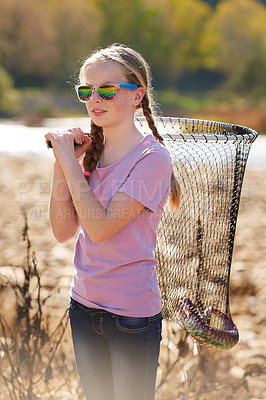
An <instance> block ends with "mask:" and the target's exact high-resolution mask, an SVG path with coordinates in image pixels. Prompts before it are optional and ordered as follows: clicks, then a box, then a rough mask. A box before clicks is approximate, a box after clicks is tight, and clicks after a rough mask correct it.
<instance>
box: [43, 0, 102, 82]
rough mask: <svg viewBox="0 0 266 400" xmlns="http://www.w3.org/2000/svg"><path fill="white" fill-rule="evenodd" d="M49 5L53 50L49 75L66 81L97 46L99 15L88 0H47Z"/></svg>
mask: <svg viewBox="0 0 266 400" xmlns="http://www.w3.org/2000/svg"><path fill="white" fill-rule="evenodd" d="M49 8H50V18H51V22H52V26H53V27H54V29H55V34H54V42H53V45H54V47H55V49H56V56H55V60H54V65H53V69H52V75H53V77H55V78H56V79H57V81H58V79H59V80H60V82H61V83H62V84H65V82H66V80H67V78H68V77H69V76H70V75H72V74H73V72H74V71H75V68H76V65H77V62H78V60H80V59H81V58H84V57H86V56H87V55H88V54H89V53H90V52H91V51H92V50H93V49H94V48H95V47H96V46H97V44H98V42H97V38H98V31H99V26H100V24H99V16H98V14H97V9H96V7H95V6H94V5H93V2H92V1H88V0H75V1H74V2H73V1H72V0H63V1H60V0H49ZM73 79H74V77H73Z"/></svg>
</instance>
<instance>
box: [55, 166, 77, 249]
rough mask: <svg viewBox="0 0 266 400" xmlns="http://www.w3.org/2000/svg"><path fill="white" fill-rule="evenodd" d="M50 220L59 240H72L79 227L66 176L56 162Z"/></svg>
mask: <svg viewBox="0 0 266 400" xmlns="http://www.w3.org/2000/svg"><path fill="white" fill-rule="evenodd" d="M50 221H51V226H52V230H53V233H54V236H55V237H56V239H57V240H58V241H59V242H66V241H68V240H70V239H71V238H72V237H73V236H74V235H75V233H76V232H77V229H78V227H79V219H78V215H77V212H76V210H75V207H74V204H73V201H72V197H71V194H70V192H69V189H68V185H67V182H66V178H65V175H64V172H63V170H62V168H61V166H60V165H59V164H58V163H57V162H55V165H54V176H53V185H52V192H51V199H50Z"/></svg>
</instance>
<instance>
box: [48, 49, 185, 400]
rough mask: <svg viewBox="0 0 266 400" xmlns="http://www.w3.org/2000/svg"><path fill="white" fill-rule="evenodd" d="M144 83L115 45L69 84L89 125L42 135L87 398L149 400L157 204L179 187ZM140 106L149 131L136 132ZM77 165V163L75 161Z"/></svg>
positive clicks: (136, 64) (143, 66)
mask: <svg viewBox="0 0 266 400" xmlns="http://www.w3.org/2000/svg"><path fill="white" fill-rule="evenodd" d="M150 80H151V77H150V72H149V67H148V65H147V63H146V62H145V60H144V59H143V58H142V56H141V55H140V54H138V53H137V52H136V51H134V50H132V49H131V48H128V47H126V46H124V45H118V44H114V45H112V46H110V47H108V48H106V49H101V50H98V51H96V52H95V53H93V54H92V55H91V56H89V57H88V58H87V60H86V61H85V62H84V64H83V66H82V67H81V70H80V85H79V86H77V87H76V91H77V95H78V98H79V100H80V101H82V102H84V103H85V105H86V108H87V111H88V114H89V116H90V118H91V131H90V137H89V136H87V135H85V134H84V132H83V131H82V130H81V129H80V128H75V129H69V130H68V131H65V132H56V133H48V134H46V135H45V137H46V140H47V142H48V141H50V142H51V144H52V147H53V151H54V156H55V164H54V176H53V186H52V193H51V201H50V219H51V225H52V229H53V233H54V235H55V237H56V239H57V240H58V241H59V242H65V241H67V240H69V239H71V238H72V237H73V236H74V235H75V234H76V232H77V231H78V230H79V234H78V238H77V242H76V247H75V256H74V266H75V268H74V274H73V280H72V283H71V289H70V296H71V298H70V306H69V318H70V323H71V332H72V339H73V345H74V352H75V359H76V363H77V367H78V371H79V375H80V378H81V382H82V385H83V388H84V392H85V394H86V397H87V399H92V400H131V399H132V400H151V399H154V396H155V381H156V370H157V366H158V357H159V348H160V341H161V323H162V315H161V302H160V292H159V289H158V286H157V280H156V270H155V266H156V264H157V262H156V260H155V258H154V255H153V250H154V248H155V246H156V229H157V226H158V223H159V220H160V217H161V214H162V211H163V206H164V204H165V202H166V200H167V198H168V196H169V194H170V192H171V196H170V201H171V203H172V204H173V205H174V206H176V207H178V204H179V187H178V184H177V182H176V180H175V178H174V175H173V173H172V170H173V167H172V163H171V159H170V156H169V152H168V151H167V149H166V148H165V147H164V146H163V139H162V137H161V136H160V135H159V133H158V131H157V129H156V127H155V123H154V119H153V116H152V111H151V106H150V100H151V99H150V90H151V83H150ZM138 109H142V112H143V114H144V116H145V118H146V120H147V123H148V125H149V128H150V130H151V133H148V134H146V135H143V134H142V133H141V132H140V131H139V130H138V129H137V127H136V126H135V123H134V115H135V112H136V110H138ZM81 159H82V160H83V165H82V163H81V162H80V161H81Z"/></svg>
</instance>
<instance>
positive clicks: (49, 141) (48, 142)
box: [46, 132, 90, 149]
mask: <svg viewBox="0 0 266 400" xmlns="http://www.w3.org/2000/svg"><path fill="white" fill-rule="evenodd" d="M84 133H85V135H87V136H89V137H90V134H89V133H87V132H84ZM46 143H47V146H48V147H49V148H50V149H52V148H53V145H52V142H51V140H47V142H46ZM74 145H75V146H78V144H77V143H76V142H75V143H74Z"/></svg>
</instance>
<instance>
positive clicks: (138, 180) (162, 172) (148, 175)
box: [118, 146, 173, 212]
mask: <svg viewBox="0 0 266 400" xmlns="http://www.w3.org/2000/svg"><path fill="white" fill-rule="evenodd" d="M172 169H173V167H172V162H171V158H170V154H169V152H168V150H167V149H166V148H164V147H159V146H158V147H156V148H155V149H152V150H150V151H149V152H148V153H147V154H145V155H143V156H142V158H141V159H140V160H138V162H137V163H136V164H135V165H134V167H133V169H132V170H131V172H130V174H129V176H128V177H127V179H126V180H125V182H124V183H123V184H122V186H121V187H120V188H119V190H118V192H120V193H124V194H126V195H127V196H130V197H132V198H133V199H135V200H137V201H138V202H139V203H141V204H143V205H144V206H145V207H146V208H148V209H150V210H151V211H153V212H155V211H156V209H157V207H158V205H159V204H160V203H161V201H162V199H164V198H165V197H168V196H169V194H170V188H171V173H172Z"/></svg>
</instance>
